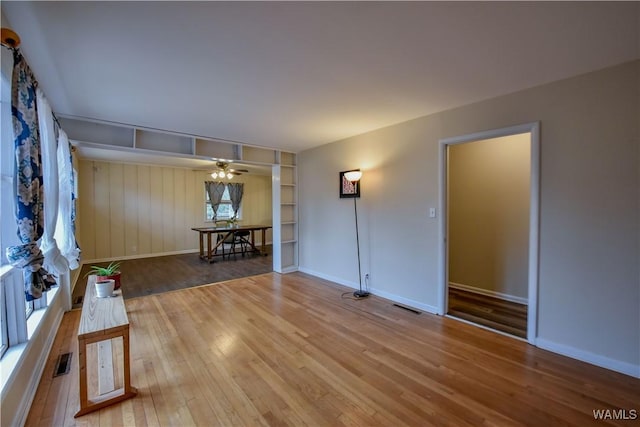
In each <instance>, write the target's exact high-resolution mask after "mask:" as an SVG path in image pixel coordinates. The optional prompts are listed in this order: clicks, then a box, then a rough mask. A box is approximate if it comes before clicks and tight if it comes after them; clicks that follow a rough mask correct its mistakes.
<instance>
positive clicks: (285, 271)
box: [281, 265, 299, 274]
mask: <svg viewBox="0 0 640 427" xmlns="http://www.w3.org/2000/svg"><path fill="white" fill-rule="evenodd" d="M298 270H299V269H298V267H296V266H295V265H292V266H290V267H287V268H283V269H282V273H281V274H288V273H295V272H296V271H298Z"/></svg>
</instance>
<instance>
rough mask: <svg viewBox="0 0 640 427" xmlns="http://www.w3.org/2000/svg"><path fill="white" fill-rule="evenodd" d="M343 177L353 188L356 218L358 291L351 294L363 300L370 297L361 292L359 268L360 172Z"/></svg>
mask: <svg viewBox="0 0 640 427" xmlns="http://www.w3.org/2000/svg"><path fill="white" fill-rule="evenodd" d="M344 176H345V178H347V180H349V181H350V182H351V184H353V188H354V195H353V212H354V213H355V217H356V246H357V248H358V285H359V289H358V290H357V291H355V292H354V293H353V296H354V297H356V298H365V297H368V296H369V295H370V293H369V292H367V291H363V290H362V267H361V266H360V232H359V230H358V201H357V200H356V199H357V198H358V193H359V191H358V184H359V181H360V178H362V172H361V171H360V169H357V170H352V171H347V172H346V173H345V174H344Z"/></svg>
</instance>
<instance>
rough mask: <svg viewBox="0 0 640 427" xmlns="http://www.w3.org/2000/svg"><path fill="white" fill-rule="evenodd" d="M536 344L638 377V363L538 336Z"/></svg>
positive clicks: (639, 371) (639, 367) (639, 368)
mask: <svg viewBox="0 0 640 427" xmlns="http://www.w3.org/2000/svg"><path fill="white" fill-rule="evenodd" d="M536 345H537V346H538V347H540V348H542V349H544V350H549V351H551V352H554V353H558V354H561V355H563V356H567V357H571V358H572V359H577V360H581V361H583V362H587V363H590V364H592V365H596V366H599V367H601V368H605V369H610V370H612V371H616V372H620V373H622V374H625V375H630V376H632V377H635V378H640V364H638V365H634V364H632V363H628V362H622V361H620V360H616V359H611V358H609V357H606V356H602V355H599V354H596V353H591V352H589V351H585V350H580V349H578V348H575V347H570V346H568V345H564V344H558V343H556V342H553V341H549V340H545V339H544V338H540V337H538V338H537V340H536Z"/></svg>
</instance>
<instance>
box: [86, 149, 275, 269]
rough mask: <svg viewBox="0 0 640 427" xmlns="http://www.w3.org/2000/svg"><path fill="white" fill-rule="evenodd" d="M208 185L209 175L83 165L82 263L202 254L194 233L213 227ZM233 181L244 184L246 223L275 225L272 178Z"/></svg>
mask: <svg viewBox="0 0 640 427" xmlns="http://www.w3.org/2000/svg"><path fill="white" fill-rule="evenodd" d="M207 180H208V181H210V180H211V177H210V176H209V175H208V174H207V173H206V172H204V171H194V170H191V169H184V168H172V167H160V166H149V165H136V164H125V163H112V162H98V161H91V160H80V162H79V170H78V186H79V188H78V241H79V244H80V248H81V249H82V260H83V261H85V262H86V261H89V260H95V259H105V258H118V257H125V256H138V255H151V254H164V253H172V252H181V251H190V250H191V251H193V250H197V249H198V233H196V232H195V231H193V230H191V228H192V227H203V226H210V225H211V223H205V221H204V219H205V199H204V197H205V193H204V191H205V190H204V181H207ZM233 180H234V182H244V184H245V187H244V196H243V201H242V223H244V224H271V177H269V176H257V175H246V174H245V175H241V176H237V177H234V178H233ZM260 237H261V236H260V235H259V234H257V235H256V239H257V241H260ZM267 241H271V234H270V230H269V232H268V234H267Z"/></svg>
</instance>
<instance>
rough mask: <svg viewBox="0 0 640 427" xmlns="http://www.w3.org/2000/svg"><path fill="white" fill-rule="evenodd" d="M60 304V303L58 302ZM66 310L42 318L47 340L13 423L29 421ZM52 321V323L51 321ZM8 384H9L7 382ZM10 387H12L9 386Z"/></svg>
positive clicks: (19, 423)
mask: <svg viewBox="0 0 640 427" xmlns="http://www.w3.org/2000/svg"><path fill="white" fill-rule="evenodd" d="M58 305H59V303H58ZM63 314H64V311H63V310H62V309H59V310H58V311H57V313H55V314H54V315H52V316H54V318H53V319H52V320H51V321H50V320H49V318H48V317H50V316H46V317H45V318H43V319H42V322H44V323H43V324H41V325H40V328H39V329H38V333H46V341H45V342H44V346H43V348H42V351H41V352H40V354H39V355H38V360H37V362H36V365H35V366H34V367H33V370H32V371H31V375H30V376H29V380H28V383H27V387H26V391H25V394H24V396H23V397H22V399H21V400H20V405H19V407H18V408H17V410H16V412H15V418H14V422H13V423H12V424H11V425H18V426H23V425H25V423H26V422H27V416H28V415H29V410H30V409H31V404H32V403H33V399H34V398H35V397H36V392H37V391H38V385H39V384H40V379H41V378H42V374H43V372H44V368H45V366H46V364H47V359H48V358H49V354H50V353H51V349H52V348H53V341H54V340H55V338H56V335H57V333H58V328H59V327H60V323H61V322H62V316H63ZM49 322H50V323H49ZM45 325H52V327H51V328H50V329H49V331H46V332H45V331H43V330H42V329H43V328H42V327H43V326H45ZM33 339H34V337H31V338H30V340H33ZM29 347H30V346H29V343H27V347H26V349H25V352H26V351H28V349H29ZM7 385H8V384H7ZM9 388H11V387H10V386H9Z"/></svg>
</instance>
